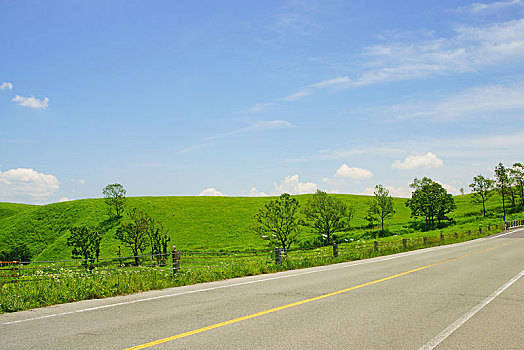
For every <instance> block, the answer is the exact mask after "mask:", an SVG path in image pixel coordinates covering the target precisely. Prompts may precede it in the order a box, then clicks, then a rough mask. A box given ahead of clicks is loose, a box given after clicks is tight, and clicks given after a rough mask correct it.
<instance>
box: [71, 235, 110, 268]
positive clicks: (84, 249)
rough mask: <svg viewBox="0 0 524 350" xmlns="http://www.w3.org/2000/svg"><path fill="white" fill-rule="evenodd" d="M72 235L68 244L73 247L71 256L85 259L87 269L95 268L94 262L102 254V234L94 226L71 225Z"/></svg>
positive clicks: (84, 263)
mask: <svg viewBox="0 0 524 350" xmlns="http://www.w3.org/2000/svg"><path fill="white" fill-rule="evenodd" d="M69 232H70V236H69V237H68V238H67V245H68V246H70V247H73V251H72V252H71V256H72V258H73V259H83V260H84V262H83V265H84V267H85V268H86V269H90V270H92V269H93V262H94V260H95V259H98V255H99V254H100V242H101V241H102V234H101V232H100V230H99V229H98V228H96V227H93V226H80V227H70V228H69Z"/></svg>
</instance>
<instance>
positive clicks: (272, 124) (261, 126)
mask: <svg viewBox="0 0 524 350" xmlns="http://www.w3.org/2000/svg"><path fill="white" fill-rule="evenodd" d="M292 127H293V124H291V123H290V122H288V121H287V120H265V121H260V122H256V123H254V124H253V125H251V126H248V127H245V128H242V129H238V130H233V131H228V132H225V133H222V134H218V135H214V136H209V137H206V138H205V140H213V139H218V138H221V137H226V136H232V135H237V134H242V133H245V132H251V131H258V130H270V129H283V128H292Z"/></svg>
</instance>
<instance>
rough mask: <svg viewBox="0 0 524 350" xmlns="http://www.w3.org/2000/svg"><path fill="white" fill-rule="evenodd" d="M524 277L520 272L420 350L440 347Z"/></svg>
mask: <svg viewBox="0 0 524 350" xmlns="http://www.w3.org/2000/svg"><path fill="white" fill-rule="evenodd" d="M523 275H524V270H522V271H520V273H519V274H517V275H516V276H515V277H513V278H512V279H510V280H509V281H508V282H506V283H505V284H504V285H503V286H502V287H500V288H499V289H497V290H496V291H494V292H493V293H491V295H490V296H489V297H487V298H486V299H484V300H483V301H482V302H481V303H480V304H478V305H477V306H475V307H473V308H472V309H471V310H469V311H468V312H467V313H465V314H464V315H463V316H462V317H460V318H459V319H457V320H456V321H455V322H453V323H452V324H450V325H449V326H448V327H446V328H445V329H444V330H443V331H442V332H440V333H439V334H437V336H436V337H435V338H433V339H431V340H430V341H429V342H427V343H426V344H425V345H423V346H421V347H420V348H419V350H432V349H434V348H435V347H436V346H437V345H439V344H440V343H441V342H442V341H443V340H444V339H446V338H447V337H448V336H450V335H451V334H452V333H453V332H455V331H456V330H457V329H458V328H459V327H460V326H462V325H463V324H464V323H465V322H467V321H468V320H469V319H470V318H471V317H473V316H474V315H475V314H476V313H477V312H479V311H480V310H482V309H483V308H484V306H486V305H488V304H489V303H490V302H492V301H493V299H495V298H496V297H498V296H499V295H500V294H501V293H502V292H504V291H505V290H506V289H508V288H509V287H510V286H511V285H512V284H513V283H515V282H517V281H518V279H519V278H521V277H522V276H523Z"/></svg>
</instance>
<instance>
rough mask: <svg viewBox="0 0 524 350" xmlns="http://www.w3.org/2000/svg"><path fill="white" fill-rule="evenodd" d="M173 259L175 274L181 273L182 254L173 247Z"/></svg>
mask: <svg viewBox="0 0 524 350" xmlns="http://www.w3.org/2000/svg"><path fill="white" fill-rule="evenodd" d="M171 257H172V259H173V274H176V273H177V272H179V271H180V252H179V251H178V250H176V247H175V246H173V252H172V253H171Z"/></svg>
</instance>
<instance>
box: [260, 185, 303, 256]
mask: <svg viewBox="0 0 524 350" xmlns="http://www.w3.org/2000/svg"><path fill="white" fill-rule="evenodd" d="M298 208H299V204H298V201H297V200H296V199H295V198H292V197H291V196H290V195H289V194H287V193H283V194H281V195H280V197H279V198H277V199H274V200H271V201H269V202H268V203H266V205H265V206H264V208H262V209H259V211H258V213H257V214H256V215H255V223H254V225H253V231H254V232H255V234H256V235H258V236H260V237H261V238H263V239H265V240H267V241H269V244H270V245H272V246H280V247H282V248H283V249H289V247H291V244H293V243H294V242H296V241H297V239H298V236H299V234H300V228H299V224H298V218H297V214H298V213H297V210H298Z"/></svg>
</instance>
